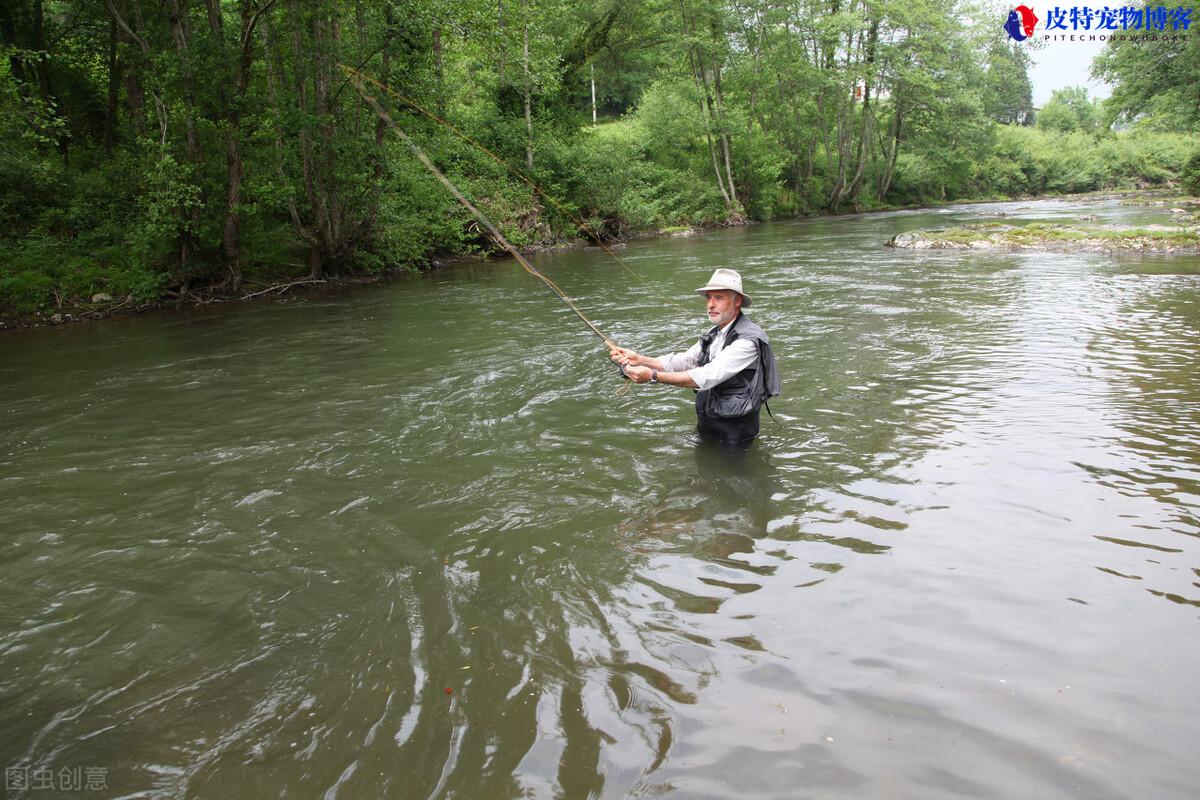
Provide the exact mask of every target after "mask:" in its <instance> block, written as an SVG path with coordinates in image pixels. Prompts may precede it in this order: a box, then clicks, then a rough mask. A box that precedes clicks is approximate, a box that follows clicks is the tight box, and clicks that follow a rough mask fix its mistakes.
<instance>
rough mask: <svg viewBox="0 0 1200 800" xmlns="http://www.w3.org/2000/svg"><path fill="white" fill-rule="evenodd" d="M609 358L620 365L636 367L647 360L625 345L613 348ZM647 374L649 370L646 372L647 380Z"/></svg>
mask: <svg viewBox="0 0 1200 800" xmlns="http://www.w3.org/2000/svg"><path fill="white" fill-rule="evenodd" d="M610 358H612V360H613V361H615V362H617V363H618V364H620V365H621V366H622V367H638V366H642V365H643V364H645V363H646V361H647V359H646V358H645V357H644V356H642V355H641V354H639V353H635V352H633V351H632V350H630V349H628V348H625V347H616V348H613V351H612V355H611V356H610ZM649 374H650V373H649V372H647V373H646V375H647V380H649Z"/></svg>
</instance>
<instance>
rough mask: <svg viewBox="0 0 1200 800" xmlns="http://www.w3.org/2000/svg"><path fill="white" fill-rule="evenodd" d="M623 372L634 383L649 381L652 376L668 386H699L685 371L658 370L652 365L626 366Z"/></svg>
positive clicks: (695, 387) (691, 387)
mask: <svg viewBox="0 0 1200 800" xmlns="http://www.w3.org/2000/svg"><path fill="white" fill-rule="evenodd" d="M655 360H658V359H655ZM625 374H626V375H628V376H629V379H630V380H631V381H633V382H634V383H649V382H650V380H651V379H652V378H653V379H654V380H655V381H657V382H658V383H665V384H668V385H670V386H682V387H683V388H685V389H697V388H699V387H698V386H697V385H696V382H695V381H694V380H692V376H691V375H689V374H688V373H686V372H659V371H658V370H657V369H656V368H653V367H626V368H625Z"/></svg>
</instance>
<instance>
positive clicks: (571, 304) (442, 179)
mask: <svg viewBox="0 0 1200 800" xmlns="http://www.w3.org/2000/svg"><path fill="white" fill-rule="evenodd" d="M342 68H343V69H344V70H346V72H347V73H348V74H349V75H350V77H351V82H352V83H353V84H354V88H355V89H356V90H358V93H359V94H360V95H361V96H362V98H363V100H364V101H366V103H367V104H368V105H370V106H371V108H372V109H373V110H374V111H375V113H376V114H378V115H379V118H380V119H382V120H383V121H384V123H385V124H386V125H387V126H388V127H389V128H391V129H392V131H393V132H394V133H395V134H396V135H397V136H399V137H400V140H401V141H403V142H404V143H405V144H407V145H408V147H409V149H410V150H412V152H413V155H414V156H416V157H417V160H418V161H420V162H421V163H422V164H423V165H424V166H425V168H426V169H427V170H429V172H430V173H431V174H432V175H433V176H434V177H435V178H437V179H438V182H439V183H441V184H442V186H444V187H446V190H447V191H449V192H450V194H452V195H454V199H456V200H458V202H459V203H461V204H462V206H463V208H465V209H467V211H469V212H471V215H472V216H474V217H475V219H477V220H479V222H480V223H481V224H482V225H483V226H484V227H485V228H487V229H488V232H489V233H491V234H492V236H493V237H494V238H495V240H496V242H497V244H499V245H500V246H501V247H503V248H504V249H505V250H507V251H508V252H509V254H510V255H511V256H512V257H513V258H515V259H516V260H517V263H518V264H520V265H521V266H522V267H523V268H524V269H525V271H526V272H528V273H529V274H530V275H533V276H534V277H535V278H537V279H538V280H540V281H541V282H542V283H544V284H545V285H546V287H547V288H549V289H550V291H552V292H554V294H556V295H558V297H559V299H560V300H562V301H563V302H564V303H566V304H567V307H568V308H570V309H571V310H572V311H574V312H575V314H576V315H577V316H578V317H579V318H580V319H581V320H583V324H584V325H586V326H587V327H588V330H590V331H591V332H592V333H594V334H596V335H597V336H598V337H600V340H601V341H602V342H604V344H605V345H606V346H607V347H608V349H609V352H610V353H611V352H613V351H615V350H616V349H617V348H618V347H620V345H618V344H617V343H616V341H614V340H613V339H612V338H610V337H609V336H607V335H605V333H604V332H603V331H601V330H600V328H598V327H597V326H596V323H594V322H592V321H591V320H590V319H588V318H587V315H586V314H584V313H583V311H582V310H580V308H579V306H578V305H576V304H575V301H574V300H572V299H571V298H570V297H569V296H568V295H567V293H566V292H564V291H563V290H562V288H561V287H560V286H559V285H558V284H557V283H555V282H554V281H553V280H551V279H550V278H549V277H547V276H546V275H544V274H542V272H541V271H539V270H538V269H537V268H536V267H534V266H533V265H532V264H530V263H529V261H528V260H526V258H525V257H524V256H523V255H521V253H520V251H519V250H517V248H515V247H513V246H512V244H511V243H510V242H509V241H508V239H506V238H505V237H504V234H502V233H501V232H500V230H499V228H497V227H496V226H495V225H493V224H492V221H491V220H489V219H488V218H487V216H486V215H485V214H484V213H483V212H482V211H480V210H479V209H478V208H477V207H476V206H475V204H474V203H472V202H471V201H470V200H468V199H467V197H466V195H464V194H463V193H462V192H461V191H459V189H458V187H457V186H455V185H454V184H453V183H452V182H451V181H450V179H449V178H447V177H446V176H445V175H444V174H442V171H441V170H440V169H438V168H437V166H436V165H435V164H434V163H433V162H432V161H430V160H429V156H427V155H425V151H424V150H422V149H421V147H420V145H418V144H417V143H416V142H414V141H413V140H412V139H410V138H409V136H408V134H406V133H405V132H404V131H403V130H401V128H400V126H399V125H397V124H396V122H395V121H394V120H393V119H392V118H391V116H390V115H389V114H388V113H387V111H386V110H384V108H383V106H381V105H380V104H379V102H378V101H377V100H376V99H375V98H374V97H373V96H372V95H371V94H370V93H368V92H367V91H366V89H365V87H363V86H362V85H361V83H360V79H361V78H362V77H363V76H362V75H361V73H358V72H357V71H355V70H352V69H351V68H349V67H346V66H345V65H343V66H342ZM376 83H377V82H376ZM377 85H378V84H377ZM616 366H617V368H618V369H619V370H620V372H621V374H622V375H623V376H624V375H625V368H624V367H622V366H620V365H619V364H618V365H616ZM626 377H628V376H626ZM623 388H624V389H628V386H626V387H623Z"/></svg>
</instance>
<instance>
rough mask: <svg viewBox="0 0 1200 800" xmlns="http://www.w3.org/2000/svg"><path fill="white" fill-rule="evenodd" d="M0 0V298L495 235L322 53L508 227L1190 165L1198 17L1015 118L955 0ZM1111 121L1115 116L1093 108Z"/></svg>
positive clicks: (376, 264)
mask: <svg viewBox="0 0 1200 800" xmlns="http://www.w3.org/2000/svg"><path fill="white" fill-rule="evenodd" d="M1189 3H1193V4H1194V0H1189ZM10 5H13V9H12V11H11V12H6V14H7V15H6V16H4V17H3V20H0V22H3V23H4V24H0V230H3V231H4V236H3V240H2V244H0V257H3V259H4V263H3V264H2V265H0V306H3V307H4V308H6V309H9V310H12V309H20V310H31V309H39V308H41V309H45V308H50V307H57V306H58V305H59V304H70V303H73V302H87V301H88V300H90V296H91V295H92V294H95V293H99V292H103V293H106V294H111V295H113V296H115V297H116V296H119V297H122V298H123V297H126V296H128V297H130V298H131V299H138V300H142V299H145V300H153V299H157V298H161V297H162V296H164V293H165V292H166V290H173V291H178V290H180V289H182V287H184V286H187V287H188V288H189V290H190V291H201V292H209V291H211V292H213V293H221V292H225V293H236V292H238V291H239V288H240V284H241V282H242V281H247V282H253V283H255V284H264V283H269V282H284V281H289V280H294V279H297V278H301V277H304V276H306V275H312V276H314V277H324V276H326V275H336V274H338V273H346V272H367V273H371V272H378V271H382V270H387V269H397V268H416V267H420V266H422V265H424V264H427V263H428V262H429V261H430V259H431V257H433V256H435V255H437V254H455V253H467V252H480V251H483V252H487V251H491V250H494V249H495V244H494V243H493V242H491V241H490V237H489V236H488V235H487V234H486V233H485V232H484V231H483V230H481V228H480V226H479V224H478V223H477V222H476V221H475V220H473V219H472V218H471V216H470V215H469V214H468V213H467V212H466V211H465V210H464V209H463V208H462V207H461V206H459V205H458V204H457V203H456V202H455V201H454V200H453V199H452V198H451V197H450V195H449V194H448V193H447V192H446V191H445V189H444V188H443V187H442V186H441V185H440V184H438V183H437V182H436V181H435V180H434V179H433V178H431V177H430V175H429V174H428V173H427V172H426V171H425V169H424V168H423V167H422V166H421V165H420V164H419V163H418V162H417V161H416V160H415V159H414V158H413V156H412V154H411V153H410V152H409V150H408V149H407V147H405V146H404V145H403V143H402V142H400V140H399V139H398V138H397V137H395V135H394V134H393V133H392V132H391V131H389V130H388V129H387V128H386V127H381V125H380V122H379V119H378V117H377V115H376V114H375V112H374V111H373V109H372V108H371V106H370V105H369V104H368V103H367V102H365V101H364V100H363V99H362V98H361V97H360V96H359V94H358V91H357V88H356V86H355V84H354V83H353V82H352V81H349V80H348V78H347V75H346V74H345V73H344V72H343V71H342V70H341V69H340V68H339V66H338V65H339V64H343V63H344V64H362V65H363V69H364V72H365V73H367V74H368V75H370V76H373V77H376V78H378V79H380V80H381V81H383V82H384V83H386V84H388V86H390V87H393V88H395V89H396V90H398V91H399V92H400V93H402V95H403V98H401V97H400V96H389V93H388V92H387V91H386V90H384V89H382V88H380V87H378V86H374V85H367V87H366V88H367V89H368V90H369V91H370V92H371V93H372V94H373V95H374V96H375V97H376V98H377V99H379V100H380V101H381V102H383V103H384V105H385V106H386V107H387V108H388V110H389V113H391V115H392V118H393V119H394V120H395V122H396V123H397V124H398V125H399V126H400V128H401V129H402V130H404V131H405V132H406V133H407V134H409V135H411V136H412V137H413V140H414V141H416V142H418V143H419V144H420V145H421V146H422V147H423V148H425V149H426V150H427V151H428V153H429V156H430V157H431V158H432V159H433V160H434V162H435V163H437V164H438V165H439V166H440V167H441V169H442V170H443V171H444V172H445V173H446V174H447V175H448V176H449V177H450V178H451V179H452V180H453V181H454V182H455V183H456V184H457V185H458V186H459V187H460V188H461V189H462V190H463V191H464V192H465V193H466V194H467V195H468V196H469V197H471V198H472V199H473V200H474V201H475V202H476V204H477V205H478V206H479V207H480V208H481V209H482V210H483V211H484V212H485V213H486V214H487V215H488V216H489V218H490V219H491V220H492V221H493V222H494V223H495V224H496V225H497V226H499V228H500V229H501V230H502V231H503V232H504V234H505V236H506V237H508V238H509V239H510V240H511V241H512V242H513V243H514V244H516V245H518V246H524V247H538V246H543V245H545V244H548V243H551V242H556V241H563V240H571V239H577V238H578V237H579V236H580V230H579V226H578V225H577V223H576V219H577V218H583V219H585V220H587V222H588V224H589V225H590V226H591V227H593V228H595V229H596V230H597V231H598V232H599V233H600V234H601V235H602V236H605V237H624V236H630V235H633V234H636V233H637V232H639V231H644V230H653V229H665V228H671V227H677V226H680V225H705V224H721V223H727V222H729V221H733V220H738V219H741V218H743V217H744V216H748V217H750V218H753V219H769V218H772V217H774V216H777V215H779V214H789V213H791V214H797V213H813V212H820V211H838V210H843V209H847V208H875V207H886V206H887V205H888V204H909V203H922V202H929V201H940V200H950V199H955V198H961V197H972V196H979V195H985V196H998V195H1001V196H1019V195H1028V194H1036V193H1040V192H1073V191H1083V190H1087V189H1096V188H1107V187H1123V186H1154V185H1160V184H1163V183H1164V182H1169V181H1173V180H1175V179H1176V178H1178V177H1180V176H1181V175H1182V176H1183V177H1184V179H1185V181H1189V185H1190V186H1195V183H1196V178H1195V175H1196V173H1197V172H1198V171H1200V170H1198V168H1197V165H1196V163H1195V161H1194V160H1192V161H1189V159H1190V158H1193V152H1194V149H1195V146H1194V140H1193V139H1188V137H1187V136H1186V135H1184V132H1190V131H1194V130H1195V129H1196V128H1197V127H1200V118H1198V117H1197V113H1198V112H1197V111H1196V109H1197V108H1200V95H1197V94H1196V92H1197V89H1196V85H1197V84H1196V82H1195V81H1194V80H1191V78H1192V77H1193V76H1194V75H1195V74H1198V73H1200V39H1197V37H1189V38H1188V40H1186V41H1181V42H1180V43H1178V45H1176V44H1174V43H1167V44H1163V45H1162V46H1156V47H1154V48H1147V47H1141V46H1139V47H1134V48H1131V47H1122V46H1117V45H1113V46H1112V47H1110V48H1108V49H1106V52H1105V54H1104V56H1103V57H1102V58H1101V59H1100V60H1099V62H1098V66H1097V69H1098V71H1099V72H1100V73H1101V74H1102V75H1103V76H1104V77H1107V78H1108V79H1110V80H1112V81H1115V82H1116V83H1117V86H1116V88H1115V90H1114V93H1113V98H1112V100H1111V101H1108V102H1107V103H1106V104H1105V105H1104V107H1103V110H1104V116H1103V118H1101V115H1100V113H1099V107H1098V106H1097V104H1096V103H1095V102H1093V101H1091V100H1089V99H1088V98H1087V94H1086V92H1085V91H1084V90H1083V89H1070V90H1064V91H1061V92H1058V93H1056V94H1055V96H1054V97H1053V98H1052V100H1051V102H1049V103H1047V106H1046V108H1045V109H1043V111H1042V113H1041V115H1040V121H1039V124H1038V128H1037V129H1033V128H1022V127H1017V125H1020V124H1028V122H1029V115H1030V87H1029V78H1028V60H1029V59H1028V48H1026V47H1017V46H1014V45H1013V44H1012V43H1009V42H1007V41H1005V40H1004V39H1003V37H999V36H998V35H997V33H996V26H995V25H994V24H991V23H988V24H987V25H986V26H981V27H978V28H976V27H972V26H971V25H968V24H967V23H965V22H963V20H968V19H973V18H974V16H973V14H974V12H973V7H969V6H968V5H966V4H963V3H961V2H952V3H951V4H950V5H949V6H947V5H946V4H945V3H941V2H935V1H934V0H906V2H900V0H844V1H843V2H840V3H838V4H836V6H832V7H830V6H822V5H820V4H813V3H808V2H805V3H799V4H796V3H793V4H786V3H785V4H780V3H775V2H772V1H771V0H739V2H738V3H730V2H728V1H727V0H718V2H717V3H715V4H713V3H709V4H702V3H698V2H695V0H683V2H665V0H620V2H611V3H610V2H604V3H599V4H597V3H583V2H580V0H566V2H565V3H556V4H551V3H549V2H548V1H547V0H529V1H528V2H523V3H520V4H515V3H514V4H509V3H505V4H503V6H500V5H497V4H495V3H493V2H476V0H467V2H466V3H463V4H459V5H457V6H454V7H453V8H450V7H449V6H446V5H445V4H437V3H433V4H431V3H416V4H408V5H405V6H404V7H403V8H401V7H398V6H395V5H394V4H370V3H353V4H347V3H333V4H330V3H292V4H275V5H272V6H264V5H262V4H254V3H241V2H233V1H232V0H222V2H220V3H219V7H220V9H221V11H222V14H220V15H213V16H210V15H209V14H208V8H209V6H208V4H203V3H181V4H179V5H178V8H181V9H182V13H183V15H184V18H183V19H182V20H178V21H179V22H182V23H185V24H182V25H175V26H173V25H172V22H173V20H172V14H171V13H169V12H170V10H171V9H172V8H174V7H175V6H174V5H173V4H167V5H165V6H164V5H163V4H162V3H157V2H150V0H120V2H116V3H111V4H110V3H94V2H83V0H54V2H38V0H12V2H11V3H10ZM1187 7H1189V8H1190V7H1192V6H1191V5H1188V6H1187ZM259 10H261V13H258V11H259ZM114 15H120V19H119V20H118V19H117V18H116V17H115V16H114ZM114 33H116V34H117V35H116V36H115V38H114V37H113V34H114ZM243 36H248V37H249V38H248V40H247V41H246V42H243V39H242V37H243ZM526 41H527V42H528V53H526ZM114 42H115V45H114ZM243 44H245V45H246V46H245V47H243ZM1151 54H1153V55H1154V56H1155V57H1157V56H1158V55H1167V56H1169V58H1165V59H1162V60H1161V63H1160V61H1156V60H1154V58H1152V57H1151ZM593 76H594V77H595V82H596V102H597V111H598V113H599V115H600V118H601V119H602V120H604V122H603V124H600V125H595V126H593V125H592V120H591V112H592V107H591V105H592V78H593ZM411 102H416V103H419V104H420V105H422V106H424V107H425V108H427V109H429V110H430V111H432V112H434V113H436V114H437V115H438V116H440V117H442V118H444V119H446V120H448V121H449V122H450V123H451V124H453V125H454V126H456V127H457V128H458V129H460V130H461V131H463V132H464V133H466V134H467V135H469V136H471V137H473V138H474V139H476V140H478V141H479V142H481V143H482V144H483V145H484V146H485V147H487V148H488V149H489V150H491V151H492V152H493V153H495V154H496V155H497V156H498V157H499V158H500V159H502V160H503V161H504V162H505V164H507V165H510V166H512V167H514V168H517V169H520V170H521V171H523V172H528V173H529V175H530V177H531V178H532V180H534V181H535V182H536V183H537V184H538V185H539V186H541V187H542V189H543V190H544V193H545V194H544V195H543V196H538V195H537V194H536V193H535V192H534V191H533V190H532V189H531V188H530V186H529V185H527V184H526V183H524V182H523V181H521V180H520V179H519V178H518V177H516V176H514V175H513V174H512V173H510V172H509V171H508V170H506V169H505V168H504V167H503V166H501V165H498V164H496V163H495V161H493V160H492V158H491V157H490V156H488V155H486V154H483V153H481V152H480V151H479V150H477V149H476V148H475V147H473V146H472V145H470V144H467V143H465V142H463V141H462V140H461V139H460V138H458V137H456V136H454V135H452V134H451V133H450V132H449V130H448V129H447V128H446V127H445V126H444V125H442V124H441V123H439V122H435V121H432V120H431V119H429V118H428V117H426V116H424V115H423V114H421V113H419V112H417V111H415V110H414V109H413V107H412V106H411V105H409V104H410V103H411ZM527 107H528V112H527V111H526V108H527ZM1110 120H1116V121H1118V122H1120V123H1121V124H1122V125H1123V126H1125V127H1128V128H1130V129H1131V130H1132V132H1133V133H1134V134H1136V135H1125V134H1119V135H1112V134H1110V133H1108V122H1109V121H1110ZM530 159H531V160H532V167H530V166H529V163H528V162H529V160H530ZM1185 164H1186V168H1185Z"/></svg>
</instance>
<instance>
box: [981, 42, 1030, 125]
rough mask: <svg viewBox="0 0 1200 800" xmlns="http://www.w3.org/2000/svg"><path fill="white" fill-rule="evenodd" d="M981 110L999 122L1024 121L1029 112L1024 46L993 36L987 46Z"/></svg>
mask: <svg viewBox="0 0 1200 800" xmlns="http://www.w3.org/2000/svg"><path fill="white" fill-rule="evenodd" d="M982 94H983V110H984V113H985V114H987V115H988V116H989V117H991V118H992V119H994V120H995V121H996V122H999V123H1001V124H1002V125H1025V124H1028V122H1029V120H1030V119H1031V118H1032V116H1033V85H1032V84H1031V83H1030V81H1029V50H1028V48H1026V47H1024V46H1022V45H1020V44H1018V43H1016V42H1010V41H1008V40H1006V39H1001V38H1000V37H998V36H997V37H995V38H994V39H993V40H992V43H991V44H990V45H989V46H988V50H987V72H986V73H985V74H984V83H983V93H982Z"/></svg>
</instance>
